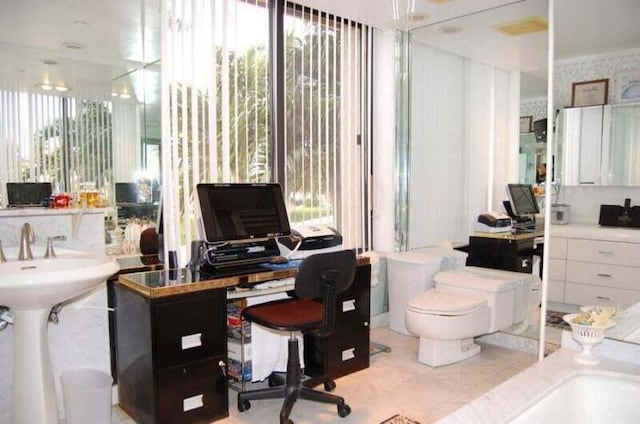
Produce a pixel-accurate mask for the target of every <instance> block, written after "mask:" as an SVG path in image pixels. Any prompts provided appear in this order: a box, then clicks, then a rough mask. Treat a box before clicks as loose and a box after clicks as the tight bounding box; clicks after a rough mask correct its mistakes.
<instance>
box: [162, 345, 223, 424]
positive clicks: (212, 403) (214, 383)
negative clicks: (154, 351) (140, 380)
mask: <svg viewBox="0 0 640 424" xmlns="http://www.w3.org/2000/svg"><path fill="white" fill-rule="evenodd" d="M222 360H223V358H222V357H217V358H214V359H210V360H207V361H202V362H198V363H195V364H192V365H189V366H186V367H177V368H172V369H169V370H163V371H160V372H158V374H157V384H158V415H157V422H158V423H166V424H183V423H184V424H187V423H202V422H211V421H213V420H217V419H220V418H224V417H227V416H229V408H228V400H227V396H228V393H227V380H226V377H225V375H224V373H223V372H222V368H221V367H220V363H221V362H222ZM222 364H224V362H222Z"/></svg>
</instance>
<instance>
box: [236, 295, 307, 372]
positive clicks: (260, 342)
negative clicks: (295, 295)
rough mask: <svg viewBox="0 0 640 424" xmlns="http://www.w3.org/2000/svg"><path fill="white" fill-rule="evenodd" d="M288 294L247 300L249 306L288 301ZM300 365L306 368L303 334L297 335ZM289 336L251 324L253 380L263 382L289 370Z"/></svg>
mask: <svg viewBox="0 0 640 424" xmlns="http://www.w3.org/2000/svg"><path fill="white" fill-rule="evenodd" d="M287 298H289V296H287V294H286V293H277V294H270V295H265V296H255V297H249V298H247V306H252V305H258V304H260V303H265V302H271V301H273V300H280V299H287ZM297 338H298V349H299V354H300V364H301V366H302V367H304V358H303V341H302V334H301V333H298V334H297ZM288 341H289V334H288V333H284V332H282V331H276V330H272V329H269V328H265V327H263V326H261V325H258V324H254V323H251V344H252V349H251V380H252V381H261V380H264V379H265V378H267V377H269V375H270V374H271V373H272V372H274V371H283V372H284V371H286V370H287V356H288Z"/></svg>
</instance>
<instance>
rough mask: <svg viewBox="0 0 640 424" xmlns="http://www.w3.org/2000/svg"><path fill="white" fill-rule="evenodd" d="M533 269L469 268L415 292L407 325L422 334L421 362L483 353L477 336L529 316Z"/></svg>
mask: <svg viewBox="0 0 640 424" xmlns="http://www.w3.org/2000/svg"><path fill="white" fill-rule="evenodd" d="M534 278H535V277H533V276H532V275H531V274H524V273H517V272H509V271H500V270H494V269H488V268H479V267H464V268H461V269H454V270H448V271H443V272H440V273H438V274H436V276H435V287H434V288H433V289H430V290H427V291H425V292H423V293H421V294H419V295H417V296H415V297H413V298H412V299H411V300H410V301H409V303H408V305H407V309H406V325H407V329H408V330H409V331H410V332H411V333H413V334H415V335H416V336H418V337H420V346H419V351H418V361H419V362H422V363H424V364H427V365H430V366H434V367H437V366H440V365H447V364H452V363H455V362H459V361H462V360H465V359H467V358H469V357H471V356H473V355H475V354H477V353H479V352H480V346H479V345H477V344H475V343H474V342H473V338H474V337H476V336H480V335H482V334H487V333H493V332H495V331H498V330H502V329H506V328H508V327H511V326H512V325H513V324H515V323H518V322H520V321H522V320H524V318H525V317H526V315H527V311H528V309H529V305H530V304H531V302H530V299H529V296H528V294H527V295H525V294H524V291H525V290H526V291H527V293H528V291H529V288H530V287H531V281H532V280H533V279H534Z"/></svg>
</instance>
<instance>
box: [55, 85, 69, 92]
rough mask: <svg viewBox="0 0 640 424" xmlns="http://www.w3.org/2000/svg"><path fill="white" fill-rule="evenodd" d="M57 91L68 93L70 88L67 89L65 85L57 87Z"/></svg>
mask: <svg viewBox="0 0 640 424" xmlns="http://www.w3.org/2000/svg"><path fill="white" fill-rule="evenodd" d="M55 89H56V91H68V90H69V87H67V86H65V85H56V86H55Z"/></svg>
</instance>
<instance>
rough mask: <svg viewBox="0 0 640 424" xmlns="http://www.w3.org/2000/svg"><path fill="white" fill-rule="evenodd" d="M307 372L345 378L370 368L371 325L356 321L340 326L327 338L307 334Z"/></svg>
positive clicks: (305, 341) (305, 359) (305, 352)
mask: <svg viewBox="0 0 640 424" xmlns="http://www.w3.org/2000/svg"><path fill="white" fill-rule="evenodd" d="M304 343H305V345H304V347H305V351H304V361H305V367H306V369H305V372H306V373H307V374H308V375H320V374H328V375H330V376H331V378H338V377H342V376H343V375H347V374H351V373H352V372H356V371H359V370H362V369H365V368H368V367H369V327H368V325H366V324H364V323H356V324H351V325H346V326H343V327H336V329H335V330H334V332H333V334H331V335H330V336H329V337H327V338H319V337H317V338H316V337H309V336H305V340H304Z"/></svg>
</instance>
